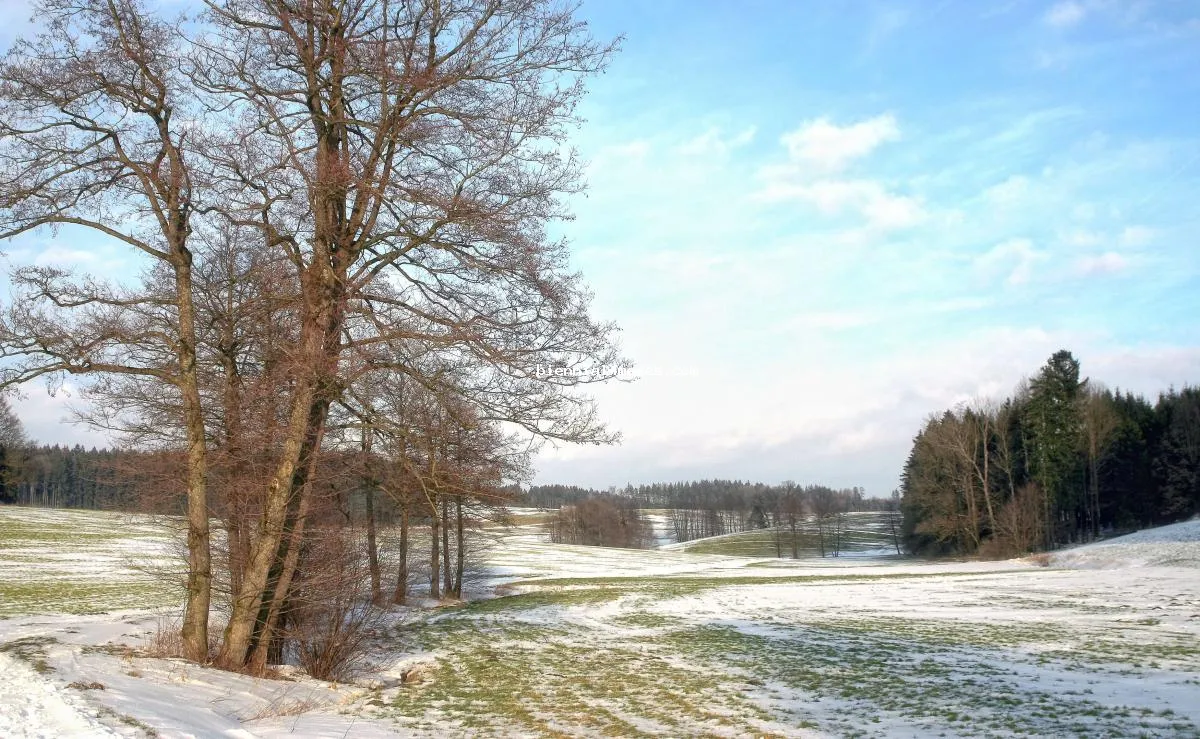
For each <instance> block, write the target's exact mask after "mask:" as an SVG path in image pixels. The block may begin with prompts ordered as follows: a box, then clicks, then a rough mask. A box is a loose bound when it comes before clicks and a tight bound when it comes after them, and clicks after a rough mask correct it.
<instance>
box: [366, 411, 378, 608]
mask: <svg viewBox="0 0 1200 739" xmlns="http://www.w3.org/2000/svg"><path fill="white" fill-rule="evenodd" d="M371 433H372V432H371V427H370V425H369V424H366V423H364V424H363V438H362V449H363V480H362V482H363V489H364V493H365V496H366V504H367V567H368V569H370V572H371V602H372V603H376V604H378V603H382V602H383V583H382V577H381V576H380V572H379V548H378V545H377V544H376V536H375V480H374V479H373V478H372V477H371V474H370V468H369V465H370V463H371V461H370V455H371Z"/></svg>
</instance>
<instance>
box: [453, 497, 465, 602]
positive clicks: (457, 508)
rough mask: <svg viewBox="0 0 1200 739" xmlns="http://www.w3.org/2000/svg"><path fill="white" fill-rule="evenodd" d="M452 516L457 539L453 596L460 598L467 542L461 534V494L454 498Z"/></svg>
mask: <svg viewBox="0 0 1200 739" xmlns="http://www.w3.org/2000/svg"><path fill="white" fill-rule="evenodd" d="M454 518H455V538H456V539H457V540H458V548H457V549H456V550H455V552H454V554H455V560H456V561H455V568H454V570H455V577H454V583H455V587H454V596H455V597H456V598H460V599H461V598H462V590H463V570H464V569H465V567H466V554H467V542H466V539H465V537H464V535H463V505H462V496H461V495H460V496H458V497H457V498H455V500H454Z"/></svg>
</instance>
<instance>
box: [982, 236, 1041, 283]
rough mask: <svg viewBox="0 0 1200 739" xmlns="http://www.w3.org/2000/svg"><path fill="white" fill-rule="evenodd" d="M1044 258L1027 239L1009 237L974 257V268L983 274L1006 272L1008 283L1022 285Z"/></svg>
mask: <svg viewBox="0 0 1200 739" xmlns="http://www.w3.org/2000/svg"><path fill="white" fill-rule="evenodd" d="M1045 259H1046V254H1045V253H1044V252H1041V251H1038V250H1037V249H1035V248H1034V247H1033V242H1032V241H1030V240H1029V239H1009V240H1007V241H1002V242H1000V243H999V244H996V245H995V246H994V247H992V248H991V249H989V250H988V251H987V252H985V253H984V254H981V255H980V256H978V257H977V258H976V259H975V268H976V270H978V271H979V272H981V273H983V274H984V275H985V276H989V277H994V276H996V275H998V274H1007V276H1006V277H1005V280H1004V281H1005V282H1007V283H1008V284H1009V285H1022V284H1024V283H1026V282H1029V279H1030V277H1032V276H1033V268H1034V266H1036V265H1037V263H1038V262H1041V261H1043V260H1045Z"/></svg>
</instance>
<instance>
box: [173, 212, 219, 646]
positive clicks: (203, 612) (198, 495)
mask: <svg viewBox="0 0 1200 739" xmlns="http://www.w3.org/2000/svg"><path fill="white" fill-rule="evenodd" d="M181 238H182V234H181ZM173 251H174V252H175V256H176V258H177V259H176V263H175V264H174V267H175V293H176V296H177V299H178V307H179V342H178V344H177V359H178V362H179V391H180V395H181V396H182V401H183V415H184V423H185V425H186V429H187V430H186V433H187V473H186V474H187V520H188V534H187V549H188V579H187V605H186V606H185V607H184V613H183V627H182V640H183V655H184V657H186V658H187V659H190V660H194V661H196V662H207V661H208V611H209V604H210V600H211V598H212V550H211V541H210V534H209V524H208V489H207V485H208V483H207V474H208V459H207V446H206V443H207V442H206V440H205V434H204V412H203V408H202V406H201V401H200V384H199V380H198V377H197V372H196V319H195V309H194V306H193V304H192V265H191V254H190V253H188V252H187V251H186V249H185V248H184V247H183V245H182V244H177V245H176V246H175V247H174V249H173Z"/></svg>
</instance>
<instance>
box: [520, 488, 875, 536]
mask: <svg viewBox="0 0 1200 739" xmlns="http://www.w3.org/2000/svg"><path fill="white" fill-rule="evenodd" d="M522 500H523V501H524V502H525V503H526V505H530V506H536V507H539V508H550V509H556V510H558V511H559V513H558V515H557V516H556V518H555V519H554V521H553V522H552V536H553V538H554V540H555V541H557V542H561V543H564V544H602V545H604V546H634V547H637V546H643V544H642V542H646V541H648V538H647V537H648V535H647V534H646V533H645V532H646V529H647V526H646V524H645V523H644V520H643V518H644V517H643V516H642V514H641V513H640V511H641V510H642V509H647V508H653V509H663V510H666V512H667V513H666V515H667V522H668V524H669V531H668V533H669V534H670V535H671V537H672V539H673V540H674V541H677V542H684V541H691V540H693V539H703V538H706V537H709V536H721V535H724V534H733V533H738V532H741V531H750V530H753V529H773V528H785V527H793V528H794V527H795V526H796V525H797V524H798V523H799V522H800V521H801V520H803V519H805V518H806V517H808V516H812V517H814V518H816V519H818V520H820V519H824V518H826V517H828V516H833V515H836V514H840V513H846V512H849V511H869V510H884V509H888V508H890V507H892V506H894V505H895V504H894V502H893V501H891V500H887V499H882V498H866V497H864V495H863V489H862V488H859V487H852V488H843V489H834V488H830V487H826V486H824V485H804V486H801V485H797V484H795V483H793V482H784V483H781V484H779V485H767V484H764V483H761V482H755V483H751V482H743V481H740V480H699V481H693V482H674V483H653V484H648V485H638V486H634V485H632V484H630V485H626V486H625V487H624V488H620V489H618V488H613V489H611V490H607V491H600V490H593V489H590V488H583V487H577V486H573V485H534V486H531V487H530V488H529V489H528V490H527V491H526V492H525V494H524V496H523V497H522Z"/></svg>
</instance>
